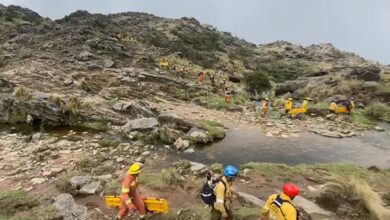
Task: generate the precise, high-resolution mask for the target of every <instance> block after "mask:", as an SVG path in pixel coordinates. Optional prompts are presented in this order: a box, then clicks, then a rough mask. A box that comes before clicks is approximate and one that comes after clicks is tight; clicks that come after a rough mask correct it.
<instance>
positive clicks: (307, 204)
mask: <svg viewBox="0 0 390 220" xmlns="http://www.w3.org/2000/svg"><path fill="white" fill-rule="evenodd" d="M294 204H296V205H297V206H298V207H301V208H302V209H303V210H305V212H307V213H308V214H309V215H310V216H311V217H313V218H314V217H316V218H315V219H331V217H332V216H333V213H332V212H329V211H326V210H325V209H323V208H321V207H319V206H318V205H317V204H315V203H314V202H312V201H310V200H307V199H305V198H303V197H301V196H296V197H295V198H294Z"/></svg>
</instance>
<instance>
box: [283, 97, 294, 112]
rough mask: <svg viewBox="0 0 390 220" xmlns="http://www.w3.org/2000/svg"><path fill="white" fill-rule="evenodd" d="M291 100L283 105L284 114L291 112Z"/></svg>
mask: <svg viewBox="0 0 390 220" xmlns="http://www.w3.org/2000/svg"><path fill="white" fill-rule="evenodd" d="M293 105H294V103H293V99H292V98H288V100H287V101H286V102H285V103H284V109H285V111H286V114H287V113H288V112H289V111H290V110H291V109H293Z"/></svg>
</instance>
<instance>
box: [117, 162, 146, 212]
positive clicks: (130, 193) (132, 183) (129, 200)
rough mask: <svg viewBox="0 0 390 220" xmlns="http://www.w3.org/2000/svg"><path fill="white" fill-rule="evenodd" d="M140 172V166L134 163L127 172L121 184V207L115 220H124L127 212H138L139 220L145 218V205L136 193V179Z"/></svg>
mask: <svg viewBox="0 0 390 220" xmlns="http://www.w3.org/2000/svg"><path fill="white" fill-rule="evenodd" d="M141 170H142V164H140V163H134V164H132V165H131V166H130V168H129V170H128V171H127V175H126V177H125V179H124V180H123V183H122V190H121V207H120V211H119V213H118V216H117V219H124V218H125V217H126V215H127V213H128V212H129V211H132V212H135V211H138V213H139V219H144V218H145V214H146V210H145V204H144V202H143V200H142V198H141V196H140V195H139V193H138V180H137V177H138V175H139V173H141Z"/></svg>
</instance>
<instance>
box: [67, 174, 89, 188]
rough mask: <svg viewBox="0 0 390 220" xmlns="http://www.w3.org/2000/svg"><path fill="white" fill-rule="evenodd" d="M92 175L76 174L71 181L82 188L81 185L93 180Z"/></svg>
mask: <svg viewBox="0 0 390 220" xmlns="http://www.w3.org/2000/svg"><path fill="white" fill-rule="evenodd" d="M91 179H92V177H91V176H74V177H72V178H70V180H69V182H70V184H72V186H73V187H76V188H80V187H81V186H83V185H85V184H88V183H89V182H91Z"/></svg>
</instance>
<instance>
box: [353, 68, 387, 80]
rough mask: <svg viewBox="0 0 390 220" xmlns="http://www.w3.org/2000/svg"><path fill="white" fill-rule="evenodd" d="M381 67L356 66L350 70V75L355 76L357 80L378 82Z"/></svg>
mask: <svg viewBox="0 0 390 220" xmlns="http://www.w3.org/2000/svg"><path fill="white" fill-rule="evenodd" d="M380 72H381V69H380V68H379V67H377V66H366V67H358V68H355V69H353V70H352V72H351V73H350V76H353V77H356V78H357V79H358V80H364V81H375V82H379V81H380V79H381V76H380Z"/></svg>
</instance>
